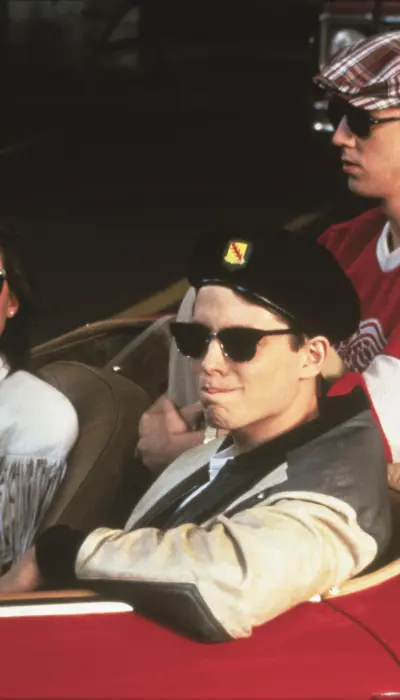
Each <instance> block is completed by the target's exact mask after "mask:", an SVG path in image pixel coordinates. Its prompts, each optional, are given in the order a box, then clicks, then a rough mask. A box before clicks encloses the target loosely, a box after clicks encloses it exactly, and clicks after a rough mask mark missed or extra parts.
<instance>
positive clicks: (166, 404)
mask: <svg viewBox="0 0 400 700" xmlns="http://www.w3.org/2000/svg"><path fill="white" fill-rule="evenodd" d="M201 416H202V408H201V404H200V402H197V403H195V404H192V405H190V406H185V408H183V409H182V411H181V412H179V411H178V410H177V409H176V407H175V405H174V404H173V403H172V401H170V400H169V399H168V398H167V396H166V395H164V396H161V397H160V398H159V399H157V401H155V403H154V404H153V405H152V406H151V407H150V409H149V410H148V411H146V412H145V413H144V414H143V416H142V418H141V420H140V423H139V442H138V446H137V452H138V453H139V455H140V457H141V459H142V462H143V464H144V465H145V466H146V467H147V468H148V469H149V470H150V471H151V472H153V473H155V474H158V473H160V472H161V471H162V470H163V469H165V467H167V466H168V464H171V462H172V461H173V460H174V459H176V457H178V456H179V455H180V454H182V453H183V452H185V450H188V449H189V448H190V447H194V446H195V445H200V444H201V442H202V441H203V438H204V430H203V429H202V430H196V429H195V428H196V426H197V423H198V421H199V418H201Z"/></svg>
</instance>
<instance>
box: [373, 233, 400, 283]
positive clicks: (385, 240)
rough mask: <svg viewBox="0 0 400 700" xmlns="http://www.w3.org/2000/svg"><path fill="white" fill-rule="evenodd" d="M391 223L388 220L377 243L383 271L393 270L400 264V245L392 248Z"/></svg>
mask: <svg viewBox="0 0 400 700" xmlns="http://www.w3.org/2000/svg"><path fill="white" fill-rule="evenodd" d="M389 235H390V224H389V222H388V221H387V222H386V224H385V225H384V227H383V229H382V233H381V235H380V236H379V238H378V242H377V244H376V257H377V258H378V263H379V266H380V268H381V270H382V272H392V270H395V269H396V268H397V267H399V265H400V247H399V248H396V249H395V250H392V251H391V250H390V247H389Z"/></svg>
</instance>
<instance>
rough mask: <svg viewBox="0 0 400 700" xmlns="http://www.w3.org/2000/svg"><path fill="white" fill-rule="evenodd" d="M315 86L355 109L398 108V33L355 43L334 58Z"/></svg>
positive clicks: (399, 49) (399, 40)
mask: <svg viewBox="0 0 400 700" xmlns="http://www.w3.org/2000/svg"><path fill="white" fill-rule="evenodd" d="M314 82H315V83H316V84H317V85H318V86H319V87H321V88H323V89H324V90H326V91H327V92H329V93H333V94H335V95H337V96H340V97H342V98H343V99H345V100H347V101H348V102H350V103H351V104H352V105H354V106H355V107H362V108H363V109H368V110H373V109H387V108H388V107H399V106H400V32H387V33H385V34H377V35H375V36H371V37H368V38H367V39H362V40H361V41H357V42H356V43H355V44H352V45H351V46H350V47H348V48H347V49H345V50H344V51H341V52H340V53H339V54H338V55H337V56H335V58H334V59H333V60H332V61H331V63H330V64H329V65H327V66H326V67H325V68H324V69H323V70H322V71H321V73H319V74H318V75H316V76H315V77H314Z"/></svg>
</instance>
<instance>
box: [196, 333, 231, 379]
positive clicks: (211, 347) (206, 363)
mask: <svg viewBox="0 0 400 700" xmlns="http://www.w3.org/2000/svg"><path fill="white" fill-rule="evenodd" d="M201 366H202V369H203V370H204V371H205V372H213V371H223V370H224V369H225V368H226V357H225V355H224V352H223V349H222V347H221V344H220V342H219V341H218V339H217V338H212V340H211V341H210V342H209V344H208V346H207V350H206V352H205V354H204V357H203V358H202V359H201Z"/></svg>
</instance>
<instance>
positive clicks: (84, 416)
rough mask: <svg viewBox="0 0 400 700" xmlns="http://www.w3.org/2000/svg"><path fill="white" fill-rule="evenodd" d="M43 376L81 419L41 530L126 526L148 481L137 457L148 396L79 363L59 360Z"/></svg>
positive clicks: (127, 382)
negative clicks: (67, 400)
mask: <svg viewBox="0 0 400 700" xmlns="http://www.w3.org/2000/svg"><path fill="white" fill-rule="evenodd" d="M40 376H41V377H42V378H43V379H44V380H45V381H47V382H49V383H50V384H52V385H53V386H54V387H56V388H57V389H59V390H60V391H61V392H62V393H63V394H65V395H66V396H67V397H68V398H69V399H70V401H71V402H72V404H73V405H74V407H75V410H76V411H77V414H78V419H79V437H78V440H77V442H76V444H75V446H74V448H73V450H72V452H71V454H70V455H69V458H68V468H67V473H66V475H65V477H64V480H63V482H62V484H61V486H60V488H59V490H58V491H57V493H56V495H55V497H54V500H53V502H52V504H51V506H50V508H49V510H48V512H47V514H46V515H45V517H44V520H43V522H42V524H41V527H40V530H41V531H42V530H44V529H45V528H46V527H49V526H51V525H54V524H56V523H65V524H68V525H70V526H72V527H76V528H81V529H83V530H91V529H94V528H96V527H99V526H102V525H103V526H110V527H123V525H124V523H125V521H126V519H127V517H128V515H129V513H130V511H131V509H132V507H133V505H134V503H135V501H136V500H137V499H138V498H139V496H140V495H141V493H142V492H143V491H144V490H145V489H146V488H147V486H148V484H149V481H150V476H149V475H148V473H147V470H145V468H144V467H143V466H142V465H141V463H140V462H139V460H137V459H136V458H135V448H136V444H137V440H138V432H137V431H138V423H139V420H140V417H141V415H142V413H143V412H144V411H145V410H146V408H148V406H149V404H150V400H149V398H148V396H147V394H146V393H145V392H144V390H143V389H141V388H140V387H138V386H137V385H136V384H134V383H133V382H132V381H130V380H129V379H126V378H125V377H121V376H119V375H118V374H116V373H115V372H112V371H110V370H102V369H97V368H93V367H89V366H87V365H83V364H80V363H78V362H67V361H65V362H55V363H53V364H50V365H47V366H45V367H43V368H42V369H41V371H40Z"/></svg>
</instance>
